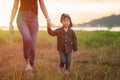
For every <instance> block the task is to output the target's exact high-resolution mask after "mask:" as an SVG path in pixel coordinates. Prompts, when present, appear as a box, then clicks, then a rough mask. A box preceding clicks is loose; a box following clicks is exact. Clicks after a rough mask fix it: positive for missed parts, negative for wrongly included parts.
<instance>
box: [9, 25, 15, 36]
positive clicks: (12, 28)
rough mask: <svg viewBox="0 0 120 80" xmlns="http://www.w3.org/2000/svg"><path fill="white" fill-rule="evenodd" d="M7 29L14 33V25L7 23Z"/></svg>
mask: <svg viewBox="0 0 120 80" xmlns="http://www.w3.org/2000/svg"><path fill="white" fill-rule="evenodd" d="M9 31H10V32H11V33H12V34H13V33H14V26H13V24H10V25H9Z"/></svg>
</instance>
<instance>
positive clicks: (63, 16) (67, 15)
mask: <svg viewBox="0 0 120 80" xmlns="http://www.w3.org/2000/svg"><path fill="white" fill-rule="evenodd" d="M66 17H67V18H68V19H69V20H70V25H69V27H72V26H73V24H72V20H71V17H70V16H69V14H65V13H63V14H62V15H61V19H60V22H62V19H64V18H66Z"/></svg>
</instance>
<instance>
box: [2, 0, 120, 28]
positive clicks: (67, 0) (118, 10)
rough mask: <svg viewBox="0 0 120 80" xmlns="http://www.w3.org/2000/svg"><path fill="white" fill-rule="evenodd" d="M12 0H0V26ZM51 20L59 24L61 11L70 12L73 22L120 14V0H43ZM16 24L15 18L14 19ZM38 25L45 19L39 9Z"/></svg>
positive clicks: (5, 21)
mask: <svg viewBox="0 0 120 80" xmlns="http://www.w3.org/2000/svg"><path fill="white" fill-rule="evenodd" d="M13 1H14V0H0V26H8V25H9V19H10V15H11V10H12V6H13ZM44 1H45V4H46V8H47V10H48V13H49V16H50V18H51V21H52V23H53V24H55V25H60V16H61V14H62V13H68V14H70V16H71V18H72V22H73V23H74V24H79V23H84V22H88V21H90V20H93V19H96V18H101V17H104V16H109V15H112V14H120V0H44ZM14 25H15V26H16V18H15V20H14ZM39 25H40V26H45V25H46V20H45V17H44V16H43V14H42V12H41V10H40V9H39Z"/></svg>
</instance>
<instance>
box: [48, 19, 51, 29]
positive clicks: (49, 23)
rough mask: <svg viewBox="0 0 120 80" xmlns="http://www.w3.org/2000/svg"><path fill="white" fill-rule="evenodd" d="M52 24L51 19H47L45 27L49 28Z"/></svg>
mask: <svg viewBox="0 0 120 80" xmlns="http://www.w3.org/2000/svg"><path fill="white" fill-rule="evenodd" d="M51 25H52V23H51V21H50V20H47V28H50V27H51Z"/></svg>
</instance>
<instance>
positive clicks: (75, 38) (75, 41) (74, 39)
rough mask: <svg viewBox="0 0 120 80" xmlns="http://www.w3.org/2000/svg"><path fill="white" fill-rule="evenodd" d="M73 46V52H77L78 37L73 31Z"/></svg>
mask: <svg viewBox="0 0 120 80" xmlns="http://www.w3.org/2000/svg"><path fill="white" fill-rule="evenodd" d="M72 32H73V34H72V46H73V50H74V51H77V50H78V45H77V37H76V34H75V32H74V31H72Z"/></svg>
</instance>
